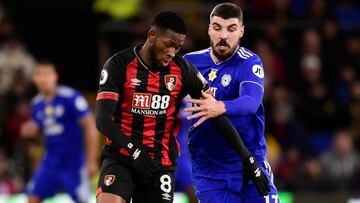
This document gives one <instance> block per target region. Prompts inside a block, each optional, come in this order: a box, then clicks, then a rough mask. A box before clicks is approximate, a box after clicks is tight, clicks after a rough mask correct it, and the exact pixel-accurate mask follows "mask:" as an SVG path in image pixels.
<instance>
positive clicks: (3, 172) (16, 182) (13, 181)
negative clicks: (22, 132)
mask: <svg viewBox="0 0 360 203" xmlns="http://www.w3.org/2000/svg"><path fill="white" fill-rule="evenodd" d="M23 187H24V184H23V182H22V180H21V178H20V177H19V175H18V174H17V173H16V171H14V170H12V169H11V168H10V164H9V160H8V159H7V157H6V155H5V153H4V151H3V150H2V149H0V194H8V195H9V194H16V193H19V192H21V191H22V190H23Z"/></svg>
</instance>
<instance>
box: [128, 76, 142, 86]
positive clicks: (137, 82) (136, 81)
mask: <svg viewBox="0 0 360 203" xmlns="http://www.w3.org/2000/svg"><path fill="white" fill-rule="evenodd" d="M130 81H131V84H132V85H135V86H139V85H140V83H141V80H139V79H137V78H133V79H130Z"/></svg>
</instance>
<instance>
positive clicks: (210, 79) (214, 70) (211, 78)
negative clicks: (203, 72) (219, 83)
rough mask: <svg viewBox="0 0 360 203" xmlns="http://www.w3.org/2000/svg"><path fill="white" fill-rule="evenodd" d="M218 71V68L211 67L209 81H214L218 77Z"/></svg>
mask: <svg viewBox="0 0 360 203" xmlns="http://www.w3.org/2000/svg"><path fill="white" fill-rule="evenodd" d="M216 72H217V70H216V69H214V68H212V69H211V71H210V73H209V74H208V76H209V81H214V80H215V78H216V77H217V75H216Z"/></svg>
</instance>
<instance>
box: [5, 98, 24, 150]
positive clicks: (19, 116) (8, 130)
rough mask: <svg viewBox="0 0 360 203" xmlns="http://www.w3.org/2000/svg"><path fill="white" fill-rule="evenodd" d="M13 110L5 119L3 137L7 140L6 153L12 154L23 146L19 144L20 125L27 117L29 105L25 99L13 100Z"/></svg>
mask: <svg viewBox="0 0 360 203" xmlns="http://www.w3.org/2000/svg"><path fill="white" fill-rule="evenodd" d="M14 106H15V108H14V109H15V111H14V113H13V114H11V115H10V116H9V117H8V119H7V120H6V121H5V125H4V137H5V139H6V140H7V143H6V145H5V146H4V147H6V150H7V153H8V154H9V155H10V156H14V155H15V154H19V153H16V151H17V152H19V150H21V149H22V148H23V147H22V146H21V137H20V127H21V125H22V124H23V123H24V122H25V121H26V120H28V119H29V115H30V106H29V103H28V102H27V101H26V100H19V101H15V105H14Z"/></svg>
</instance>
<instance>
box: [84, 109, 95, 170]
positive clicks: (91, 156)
mask: <svg viewBox="0 0 360 203" xmlns="http://www.w3.org/2000/svg"><path fill="white" fill-rule="evenodd" d="M80 125H81V127H82V129H83V132H84V136H85V147H86V159H87V168H88V171H89V175H90V176H93V175H95V174H96V172H97V171H98V169H99V166H98V151H99V137H98V133H97V130H96V127H95V119H94V115H93V114H92V113H90V112H89V113H88V114H86V115H85V116H84V117H83V118H81V119H80Z"/></svg>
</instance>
